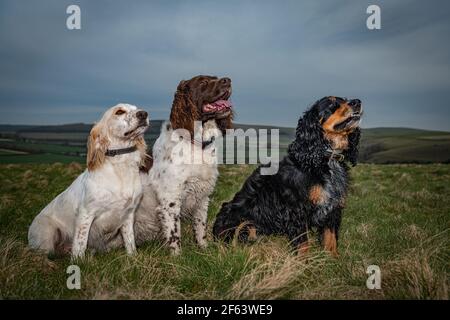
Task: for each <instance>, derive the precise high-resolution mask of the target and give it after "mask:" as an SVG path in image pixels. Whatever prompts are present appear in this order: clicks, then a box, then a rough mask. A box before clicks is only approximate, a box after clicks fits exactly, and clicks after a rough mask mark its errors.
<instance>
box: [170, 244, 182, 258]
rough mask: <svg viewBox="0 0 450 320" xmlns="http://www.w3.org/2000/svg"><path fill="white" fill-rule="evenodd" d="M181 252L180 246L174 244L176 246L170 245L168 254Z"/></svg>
mask: <svg viewBox="0 0 450 320" xmlns="http://www.w3.org/2000/svg"><path fill="white" fill-rule="evenodd" d="M180 253H181V247H180V246H176V247H170V254H171V255H172V256H178V255H180Z"/></svg>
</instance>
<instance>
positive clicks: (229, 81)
mask: <svg viewBox="0 0 450 320" xmlns="http://www.w3.org/2000/svg"><path fill="white" fill-rule="evenodd" d="M220 83H221V84H230V83H231V79H230V78H222V79H220Z"/></svg>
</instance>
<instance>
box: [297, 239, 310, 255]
mask: <svg viewBox="0 0 450 320" xmlns="http://www.w3.org/2000/svg"><path fill="white" fill-rule="evenodd" d="M309 247H310V246H309V241H308V240H307V241H305V242H302V243H300V244H299V245H298V248H297V250H298V253H299V254H306V253H308V251H309Z"/></svg>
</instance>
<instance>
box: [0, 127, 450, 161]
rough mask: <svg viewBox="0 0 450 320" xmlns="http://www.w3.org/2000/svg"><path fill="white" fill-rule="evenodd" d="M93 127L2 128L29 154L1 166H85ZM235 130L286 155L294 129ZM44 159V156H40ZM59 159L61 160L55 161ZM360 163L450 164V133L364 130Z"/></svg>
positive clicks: (4, 141)
mask: <svg viewBox="0 0 450 320" xmlns="http://www.w3.org/2000/svg"><path fill="white" fill-rule="evenodd" d="M161 124H162V121H160V120H155V121H152V123H151V126H150V129H149V130H148V132H147V133H146V140H147V142H148V145H149V147H151V146H152V145H153V143H154V141H155V140H156V139H157V137H158V136H159V132H160V127H161ZM91 126H92V125H89V124H70V125H62V126H41V127H32V126H17V127H15V126H7V125H0V149H7V150H10V151H16V152H25V153H26V154H22V155H19V154H18V153H16V156H15V157H11V155H10V154H9V153H5V152H2V151H0V163H27V162H29V163H36V162H39V161H41V162H42V163H51V162H54V161H61V162H65V163H67V162H70V161H77V162H84V159H83V158H84V157H85V155H86V147H85V145H86V140H87V135H88V133H89V130H90V128H91ZM235 126H236V128H241V129H243V130H248V129H256V131H258V130H259V129H268V130H271V129H278V130H279V147H280V149H279V153H280V156H283V155H284V154H285V153H286V150H287V147H288V145H289V143H290V142H291V141H292V139H293V138H294V134H295V129H294V128H284V127H281V128H276V127H271V126H260V125H248V124H236V125H235ZM38 155H41V156H38ZM56 159H59V160H56ZM360 161H361V162H366V163H436V162H438V163H450V133H448V132H438V131H426V130H416V129H407V128H373V129H364V130H363V134H362V141H361V145H360Z"/></svg>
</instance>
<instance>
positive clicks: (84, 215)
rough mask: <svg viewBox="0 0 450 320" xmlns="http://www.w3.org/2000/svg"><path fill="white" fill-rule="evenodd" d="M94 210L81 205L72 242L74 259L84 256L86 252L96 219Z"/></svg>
mask: <svg viewBox="0 0 450 320" xmlns="http://www.w3.org/2000/svg"><path fill="white" fill-rule="evenodd" d="M94 217H95V214H94V212H88V210H86V208H83V207H81V208H80V210H79V214H78V217H77V218H76V221H75V232H74V236H73V243H72V259H75V258H83V257H84V253H85V252H86V247H87V242H88V238H89V230H90V228H91V225H92V221H94Z"/></svg>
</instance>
